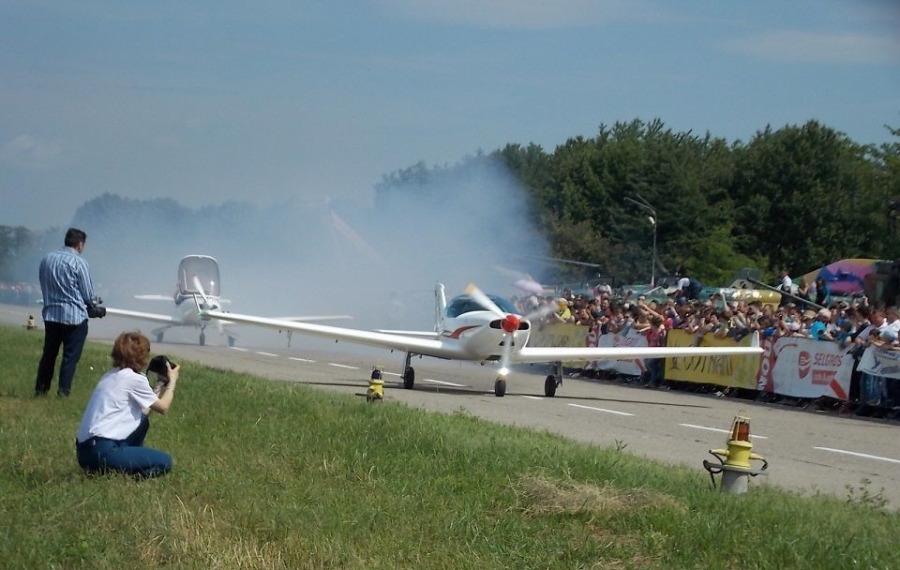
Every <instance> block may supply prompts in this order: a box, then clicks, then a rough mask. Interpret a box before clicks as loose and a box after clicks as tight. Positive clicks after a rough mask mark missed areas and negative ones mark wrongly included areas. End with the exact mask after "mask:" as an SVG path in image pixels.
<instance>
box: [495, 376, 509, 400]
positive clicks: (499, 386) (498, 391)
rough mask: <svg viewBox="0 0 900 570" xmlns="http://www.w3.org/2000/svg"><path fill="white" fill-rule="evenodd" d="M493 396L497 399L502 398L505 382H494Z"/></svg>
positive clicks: (504, 391) (500, 379) (497, 380)
mask: <svg viewBox="0 0 900 570" xmlns="http://www.w3.org/2000/svg"><path fill="white" fill-rule="evenodd" d="M494 395H495V396H497V397H498V398H502V397H503V396H505V395H506V380H504V379H503V378H497V379H496V380H494Z"/></svg>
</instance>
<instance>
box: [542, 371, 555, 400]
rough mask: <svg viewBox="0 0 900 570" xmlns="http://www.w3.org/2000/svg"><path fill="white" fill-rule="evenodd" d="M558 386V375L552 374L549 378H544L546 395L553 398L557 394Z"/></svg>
mask: <svg viewBox="0 0 900 570" xmlns="http://www.w3.org/2000/svg"><path fill="white" fill-rule="evenodd" d="M556 386H557V382H556V376H554V375H552V374H551V375H550V376H547V379H546V380H544V395H545V396H547V397H548V398H552V397H553V396H555V395H556Z"/></svg>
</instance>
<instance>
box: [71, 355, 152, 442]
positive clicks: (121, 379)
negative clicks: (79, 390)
mask: <svg viewBox="0 0 900 570" xmlns="http://www.w3.org/2000/svg"><path fill="white" fill-rule="evenodd" d="M157 400H158V397H157V395H156V394H155V393H154V392H153V389H152V388H150V382H149V381H148V380H147V377H146V376H144V375H142V374H138V373H137V372H135V371H134V370H132V369H130V368H113V369H112V370H110V371H109V372H107V373H106V374H104V375H103V377H102V378H101V379H100V382H99V383H98V384H97V387H96V388H94V393H93V394H91V399H90V401H88V405H87V409H86V410H85V411H84V416H83V417H82V418H81V425H80V426H79V427H78V435H77V436H76V437H77V438H78V441H80V442H83V441H86V440H88V439H90V438H92V437H105V438H108V439H117V440H122V439H125V438H126V437H128V436H129V435H131V433H132V432H133V431H134V430H136V429H137V427H138V425H140V423H141V415H142V410H143V409H145V408H149V407H150V406H151V405H153V404H154V403H156V401H157Z"/></svg>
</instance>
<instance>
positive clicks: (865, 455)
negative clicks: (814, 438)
mask: <svg viewBox="0 0 900 570" xmlns="http://www.w3.org/2000/svg"><path fill="white" fill-rule="evenodd" d="M813 449H821V450H822V451H830V452H832V453H843V454H844V455H853V456H854V457H863V458H865V459H877V460H878V461H887V462H888V463H900V459H891V458H890V457H881V456H880V455H869V454H868V453H857V452H855V451H844V450H843V449H832V448H830V447H813Z"/></svg>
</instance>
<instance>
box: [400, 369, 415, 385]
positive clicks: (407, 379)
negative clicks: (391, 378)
mask: <svg viewBox="0 0 900 570" xmlns="http://www.w3.org/2000/svg"><path fill="white" fill-rule="evenodd" d="M415 383H416V371H415V370H413V367H412V366H407V367H406V370H404V371H403V387H404V388H406V389H407V390H412V389H413V385H414V384H415Z"/></svg>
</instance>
